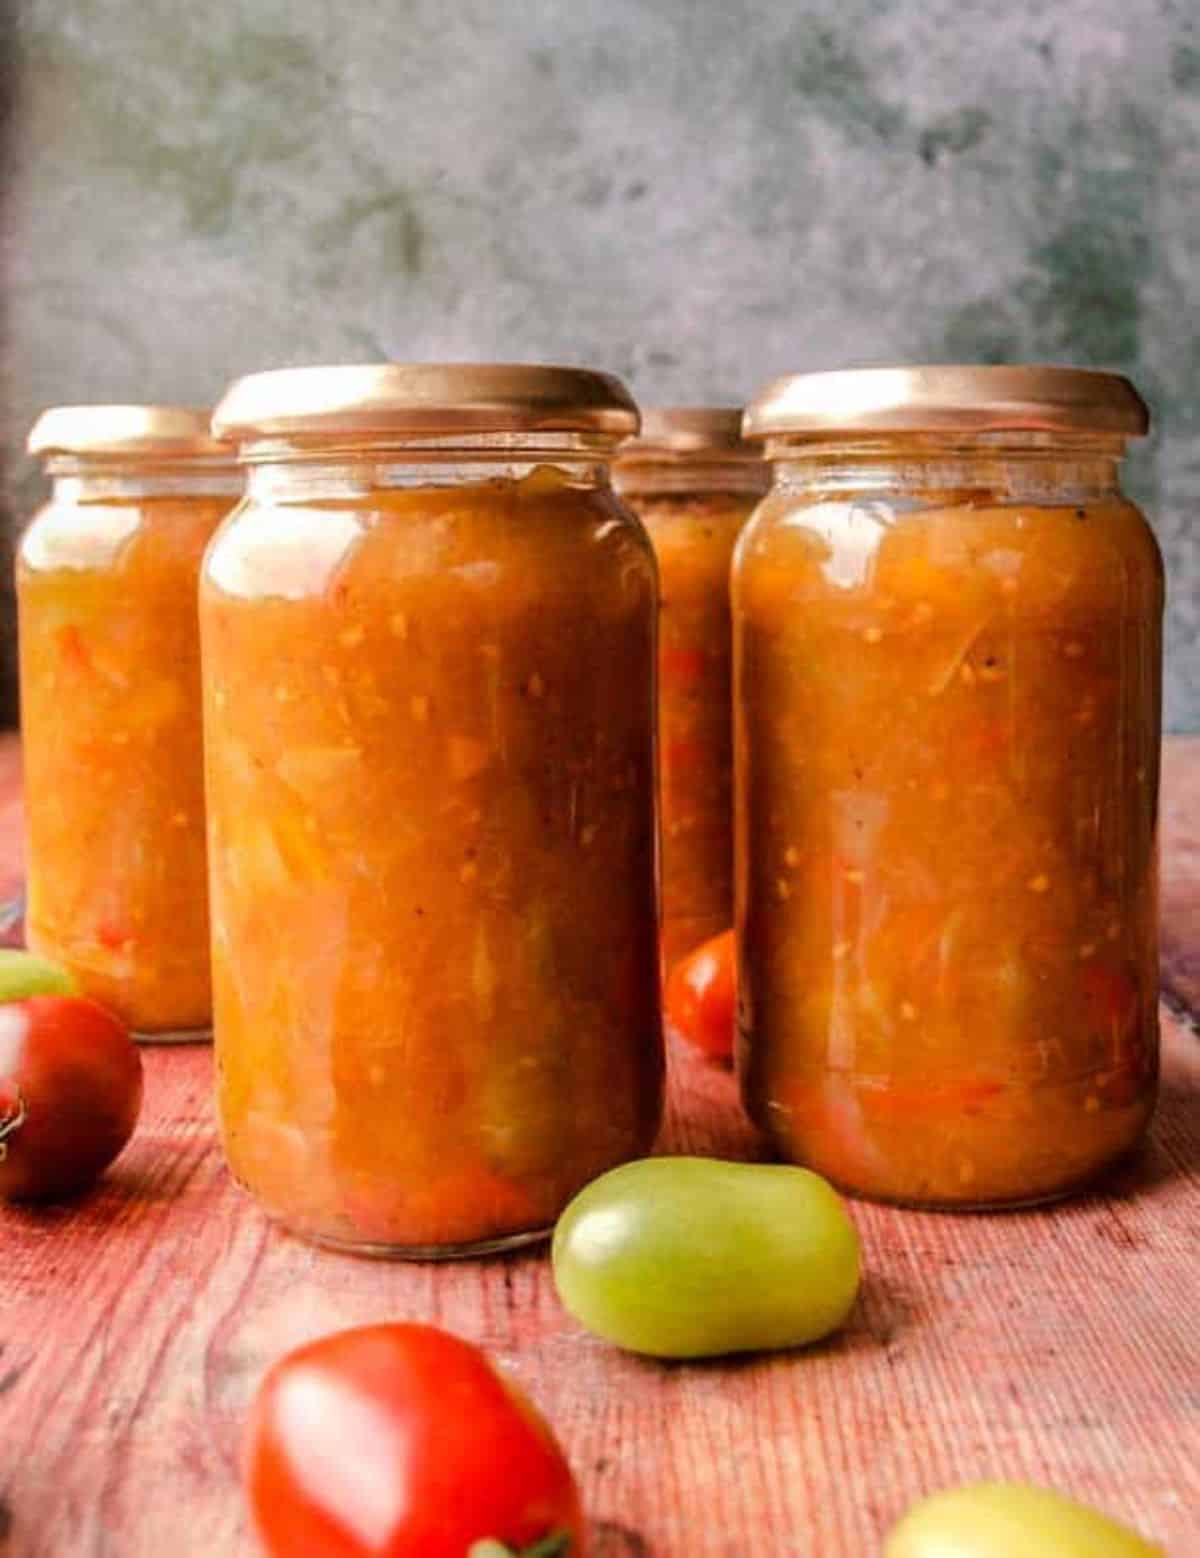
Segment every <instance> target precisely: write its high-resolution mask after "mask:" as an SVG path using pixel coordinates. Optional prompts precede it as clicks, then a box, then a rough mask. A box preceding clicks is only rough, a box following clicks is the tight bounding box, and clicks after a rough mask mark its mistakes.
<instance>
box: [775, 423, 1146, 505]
mask: <svg viewBox="0 0 1200 1558" xmlns="http://www.w3.org/2000/svg"><path fill="white" fill-rule="evenodd" d="M1124 449H1125V442H1124V439H1122V438H1120V437H1113V436H1112V435H1110V434H1065V433H979V434H970V435H968V434H955V435H947V434H937V435H933V434H913V433H906V434H904V435H903V436H901V435H898V434H897V435H892V436H877V437H872V438H861V439H854V440H851V439H830V440H828V441H826V442H823V443H819V444H818V443H815V442H812V441H807V442H806V441H804V440H800V439H787V438H777V439H772V440H771V441H770V442H769V443H768V446H767V458H768V459H769V460H770V461H771V466H772V473H773V487H774V489H775V490H776V491H785V492H805V493H809V494H811V493H815V492H834V493H846V492H884V491H886V492H889V493H901V494H905V493H909V494H912V495H913V496H920V497H928V496H930V495H931V494H933V495H936V494H939V493H951V492H952V493H955V494H961V493H962V492H963V491H964V490H966V491H969V492H973V493H975V492H977V493H980V494H981V495H983V496H985V497H992V498H996V499H1001V500H1003V499H1006V498H1011V499H1025V500H1030V499H1035V498H1047V499H1052V500H1056V501H1059V502H1069V501H1072V500H1074V499H1079V498H1085V497H1086V498H1097V497H1104V496H1113V495H1119V493H1120V462H1121V457H1122V455H1123V454H1124Z"/></svg>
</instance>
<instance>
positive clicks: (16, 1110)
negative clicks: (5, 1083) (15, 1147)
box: [0, 1087, 27, 1163]
mask: <svg viewBox="0 0 1200 1558" xmlns="http://www.w3.org/2000/svg"><path fill="white" fill-rule="evenodd" d="M0 1110H2V1111H3V1113H0V1163H3V1162H4V1160H5V1158H7V1157H8V1138H9V1137H10V1136H15V1135H16V1133H17V1132H18V1131H19V1130H20V1129H21V1127H22V1126H23V1125H24V1124H25V1120H26V1113H27V1112H26V1109H25V1097H24V1094H23V1093H22V1092H21V1089H20V1088H19V1087H14V1088H13V1090H12V1092H11V1094H8V1095H3V1094H0Z"/></svg>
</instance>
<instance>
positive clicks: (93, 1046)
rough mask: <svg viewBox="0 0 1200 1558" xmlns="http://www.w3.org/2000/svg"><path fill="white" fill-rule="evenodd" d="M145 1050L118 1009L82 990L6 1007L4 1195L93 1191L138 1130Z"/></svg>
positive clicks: (0, 1123)
mask: <svg viewBox="0 0 1200 1558" xmlns="http://www.w3.org/2000/svg"><path fill="white" fill-rule="evenodd" d="M141 1106H142V1057H141V1056H140V1055H139V1054H138V1050H137V1045H136V1044H135V1043H134V1042H133V1040H132V1039H131V1038H130V1037H129V1030H128V1029H127V1028H126V1027H125V1025H124V1024H123V1023H122V1022H121V1021H120V1020H119V1019H118V1018H116V1017H114V1016H113V1015H112V1013H111V1012H108V1011H105V1009H104V1007H102V1006H99V1005H97V1003H96V1002H95V1001H89V1000H87V999H86V998H85V997H84V996H79V995H34V996H30V997H29V998H28V999H27V1000H24V1001H8V1002H5V1003H4V1004H3V1005H0V1196H4V1197H5V1198H6V1199H7V1200H10V1201H50V1200H55V1199H57V1198H59V1197H61V1196H69V1195H74V1194H75V1193H76V1192H77V1191H80V1190H83V1189H85V1188H86V1187H87V1186H88V1185H90V1184H91V1182H92V1181H93V1180H94V1179H95V1178H96V1177H97V1176H98V1175H99V1174H100V1173H102V1172H103V1170H104V1169H106V1168H107V1167H108V1165H109V1164H110V1163H111V1162H112V1160H113V1159H114V1158H115V1157H116V1155H117V1154H118V1153H119V1152H120V1150H121V1148H122V1147H123V1146H124V1145H125V1143H126V1142H127V1141H128V1140H129V1138H130V1136H132V1135H133V1128H134V1126H135V1125H136V1124H137V1117H138V1111H139V1110H140V1109H141Z"/></svg>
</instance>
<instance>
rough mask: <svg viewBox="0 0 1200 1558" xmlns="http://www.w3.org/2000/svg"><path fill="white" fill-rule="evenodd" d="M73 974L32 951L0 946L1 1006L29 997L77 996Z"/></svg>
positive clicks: (76, 986)
mask: <svg viewBox="0 0 1200 1558" xmlns="http://www.w3.org/2000/svg"><path fill="white" fill-rule="evenodd" d="M78 994H79V986H78V985H77V984H76V982H75V978H74V976H73V975H72V974H68V973H67V971H66V969H65V968H60V967H59V965H58V964H57V963H51V961H50V959H49V958H40V957H38V956H37V954H36V953H34V952H18V951H16V950H14V949H13V948H11V947H0V1003H2V1002H4V1001H24V1000H25V999H26V998H27V997H29V996H31V995H78Z"/></svg>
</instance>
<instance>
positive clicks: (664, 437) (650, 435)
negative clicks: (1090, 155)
mask: <svg viewBox="0 0 1200 1558" xmlns="http://www.w3.org/2000/svg"><path fill="white" fill-rule="evenodd" d="M689 457H698V458H700V459H710V460H756V461H758V460H761V459H762V451H761V450H760V449H757V448H756V447H755V446H754V445H753V444H748V443H747V442H746V441H745V440H744V439H743V437H742V408H741V407H740V406H648V407H646V408H645V409H644V410H643V412H642V431H641V434H640V435H639V436H638V437H637V438H627V439H626V440H625V442H624V443H623V444H622V445H621V447H620V450H619V451H618V455H617V458H618V461H619V462H620V463H621V464H628V463H631V462H634V461H638V462H641V461H646V462H650V461H655V460H677V459H687V458H689Z"/></svg>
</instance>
